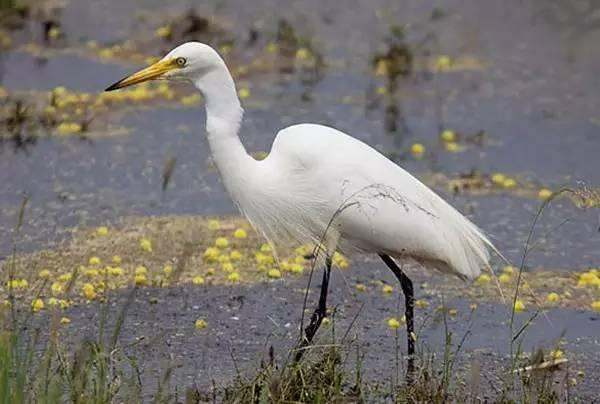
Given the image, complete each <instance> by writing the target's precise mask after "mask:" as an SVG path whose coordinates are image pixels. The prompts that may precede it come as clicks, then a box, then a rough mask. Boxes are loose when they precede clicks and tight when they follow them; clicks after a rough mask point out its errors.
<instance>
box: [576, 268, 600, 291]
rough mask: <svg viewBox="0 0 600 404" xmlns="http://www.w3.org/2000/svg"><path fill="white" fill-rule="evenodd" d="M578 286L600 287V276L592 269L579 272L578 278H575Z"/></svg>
mask: <svg viewBox="0 0 600 404" xmlns="http://www.w3.org/2000/svg"><path fill="white" fill-rule="evenodd" d="M577 286H578V287H580V288H581V287H586V286H596V287H599V288H600V277H598V274H597V272H596V271H594V270H590V271H587V272H584V273H582V274H579V278H578V280H577Z"/></svg>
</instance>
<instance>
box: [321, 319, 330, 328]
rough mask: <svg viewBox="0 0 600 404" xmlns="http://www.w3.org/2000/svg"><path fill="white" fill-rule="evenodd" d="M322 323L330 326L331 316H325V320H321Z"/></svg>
mask: <svg viewBox="0 0 600 404" xmlns="http://www.w3.org/2000/svg"><path fill="white" fill-rule="evenodd" d="M321 324H323V325H324V326H328V325H329V324H331V320H330V319H329V317H323V320H321Z"/></svg>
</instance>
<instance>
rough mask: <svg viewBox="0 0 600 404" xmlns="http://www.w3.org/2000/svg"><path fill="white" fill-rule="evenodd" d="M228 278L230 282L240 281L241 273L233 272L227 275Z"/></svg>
mask: <svg viewBox="0 0 600 404" xmlns="http://www.w3.org/2000/svg"><path fill="white" fill-rule="evenodd" d="M227 280H228V281H230V282H238V281H239V280H240V274H239V273H237V272H232V273H230V274H229V276H227Z"/></svg>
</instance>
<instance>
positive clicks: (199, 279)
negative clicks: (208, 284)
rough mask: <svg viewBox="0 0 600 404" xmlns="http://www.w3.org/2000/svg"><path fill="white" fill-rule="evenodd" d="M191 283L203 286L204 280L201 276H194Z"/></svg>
mask: <svg viewBox="0 0 600 404" xmlns="http://www.w3.org/2000/svg"><path fill="white" fill-rule="evenodd" d="M192 283H193V284H194V285H204V278H203V277H201V276H194V277H193V278H192Z"/></svg>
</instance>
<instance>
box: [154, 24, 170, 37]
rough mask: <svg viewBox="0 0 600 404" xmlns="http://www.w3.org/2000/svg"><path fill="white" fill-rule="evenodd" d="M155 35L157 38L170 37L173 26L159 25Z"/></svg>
mask: <svg viewBox="0 0 600 404" xmlns="http://www.w3.org/2000/svg"><path fill="white" fill-rule="evenodd" d="M154 35H155V36H156V37H157V38H168V37H170V36H171V27H170V26H169V25H163V26H162V27H158V28H157V29H156V31H154Z"/></svg>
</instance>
